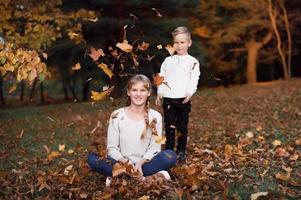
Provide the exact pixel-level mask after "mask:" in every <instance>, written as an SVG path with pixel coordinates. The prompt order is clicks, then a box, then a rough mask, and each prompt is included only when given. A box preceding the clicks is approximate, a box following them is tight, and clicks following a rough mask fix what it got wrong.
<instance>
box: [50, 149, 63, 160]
mask: <svg viewBox="0 0 301 200" xmlns="http://www.w3.org/2000/svg"><path fill="white" fill-rule="evenodd" d="M60 155H61V153H60V152H58V151H52V152H51V153H50V154H49V155H48V160H49V161H51V160H53V158H56V157H58V156H60Z"/></svg>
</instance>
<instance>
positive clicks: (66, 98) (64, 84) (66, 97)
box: [62, 80, 68, 102]
mask: <svg viewBox="0 0 301 200" xmlns="http://www.w3.org/2000/svg"><path fill="white" fill-rule="evenodd" d="M62 87H63V92H64V96H65V101H66V102H68V88H67V86H66V83H65V80H62Z"/></svg>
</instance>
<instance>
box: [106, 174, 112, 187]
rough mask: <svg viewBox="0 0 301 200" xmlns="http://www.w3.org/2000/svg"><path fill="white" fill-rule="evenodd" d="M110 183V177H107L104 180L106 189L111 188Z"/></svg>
mask: <svg viewBox="0 0 301 200" xmlns="http://www.w3.org/2000/svg"><path fill="white" fill-rule="evenodd" d="M111 183H112V177H109V176H108V177H107V178H106V187H110V186H111Z"/></svg>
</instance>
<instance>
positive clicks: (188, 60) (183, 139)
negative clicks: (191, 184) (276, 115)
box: [156, 27, 200, 163]
mask: <svg viewBox="0 0 301 200" xmlns="http://www.w3.org/2000/svg"><path fill="white" fill-rule="evenodd" d="M172 37H173V46H174V49H175V52H176V54H175V55H172V56H169V57H167V58H166V59H165V60H164V62H163V63H162V65H161V70H160V76H163V77H164V82H165V83H166V84H161V85H159V86H158V95H157V98H156V105H157V106H159V105H160V99H161V98H163V112H164V122H165V135H166V146H165V148H166V149H171V150H173V149H174V147H175V139H176V138H175V134H176V130H177V132H178V133H179V137H178V144H177V155H178V159H179V162H181V163H183V162H185V159H186V157H185V151H186V144H187V132H188V130H187V128H188V121H189V113H190V110H191V103H190V98H191V97H192V95H193V94H194V93H195V92H196V90H197V85H198V80H199V76H200V69H199V62H198V61H197V60H196V59H195V58H194V57H192V56H191V55H189V54H188V49H189V47H190V46H191V44H192V41H191V35H190V32H189V30H188V29H187V28H186V27H178V28H176V29H175V30H174V31H173V32H172Z"/></svg>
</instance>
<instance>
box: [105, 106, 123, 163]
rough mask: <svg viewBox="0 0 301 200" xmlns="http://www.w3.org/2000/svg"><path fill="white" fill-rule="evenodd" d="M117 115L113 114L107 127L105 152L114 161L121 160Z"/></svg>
mask: <svg viewBox="0 0 301 200" xmlns="http://www.w3.org/2000/svg"><path fill="white" fill-rule="evenodd" d="M118 114H119V113H117V114H116V113H115V112H113V113H112V115H111V117H110V121H109V126H108V137H107V150H108V156H110V157H111V158H113V159H115V160H116V161H118V160H120V159H121V158H123V155H122V154H121V152H120V144H119V137H120V133H119V128H118V118H119V116H118Z"/></svg>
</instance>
